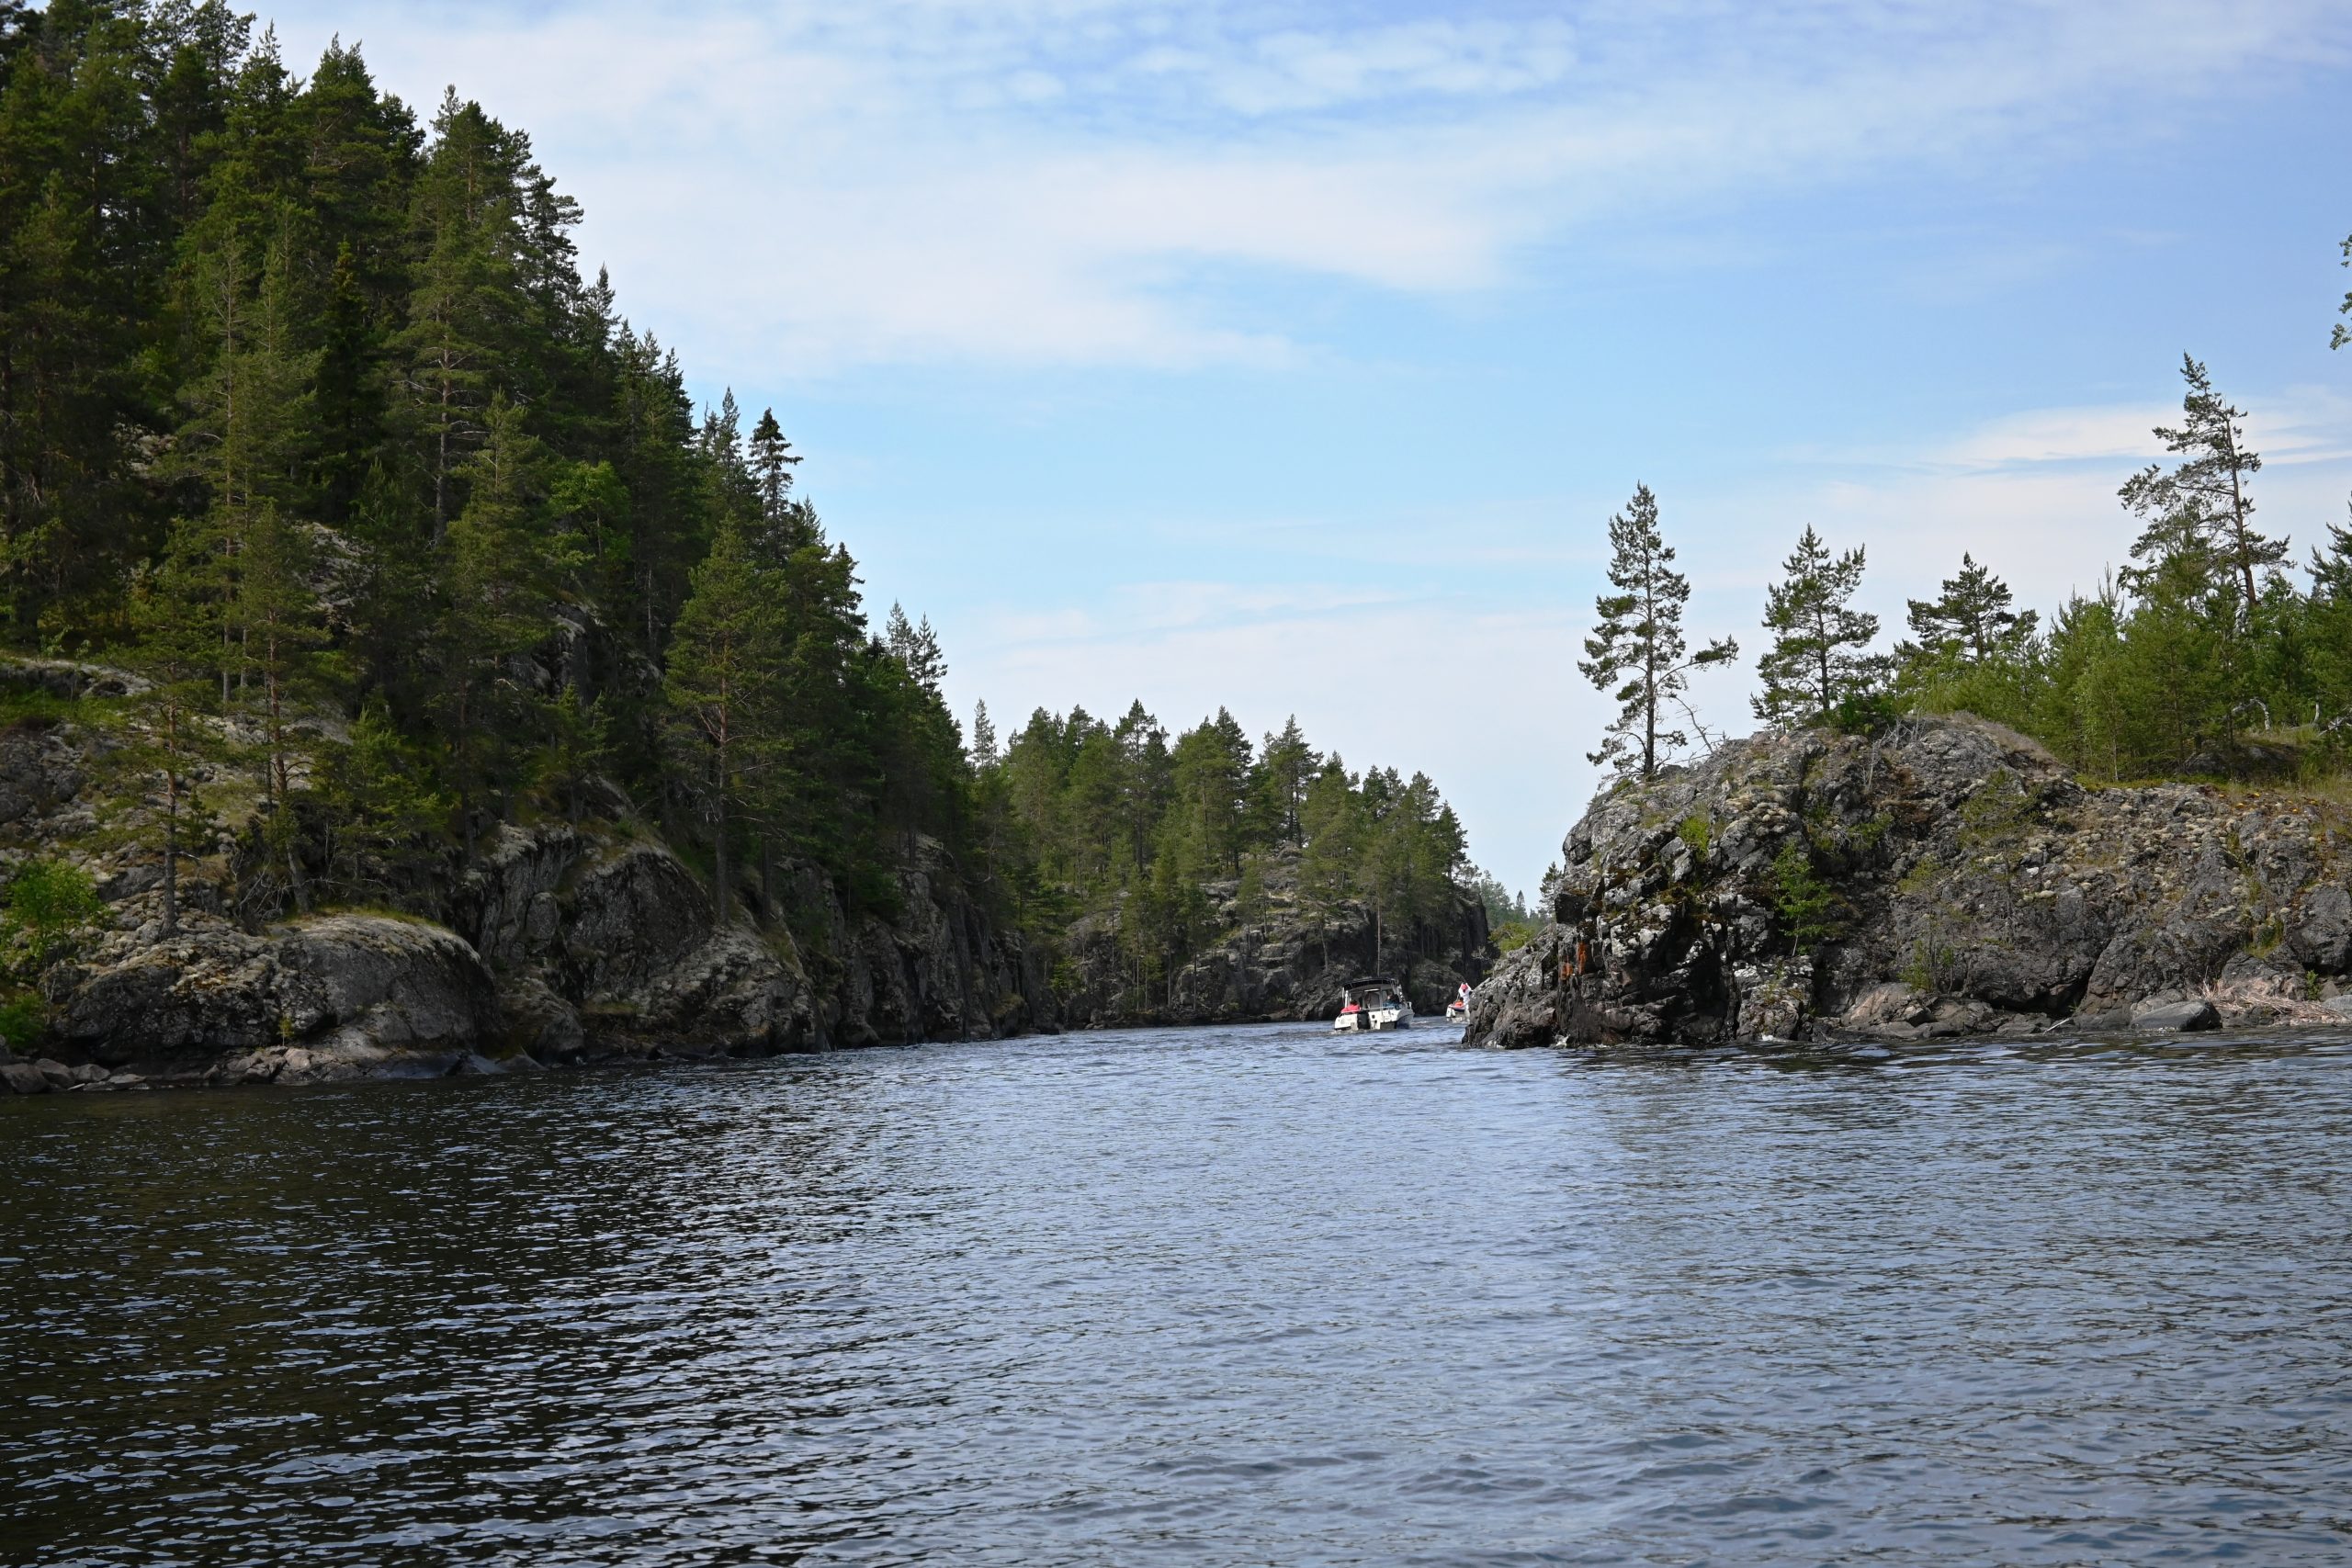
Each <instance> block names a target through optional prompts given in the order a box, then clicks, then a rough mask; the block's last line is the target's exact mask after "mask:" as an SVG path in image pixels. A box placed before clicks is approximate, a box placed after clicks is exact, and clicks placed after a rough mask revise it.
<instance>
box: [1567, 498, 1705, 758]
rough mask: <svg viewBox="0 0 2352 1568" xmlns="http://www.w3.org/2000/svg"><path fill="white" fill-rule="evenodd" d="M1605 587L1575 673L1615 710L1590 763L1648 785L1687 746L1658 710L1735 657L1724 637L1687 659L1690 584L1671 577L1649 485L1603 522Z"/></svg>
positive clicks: (1668, 551)
mask: <svg viewBox="0 0 2352 1568" xmlns="http://www.w3.org/2000/svg"><path fill="white" fill-rule="evenodd" d="M1609 543H1610V546H1611V558H1610V562H1609V581H1610V582H1611V585H1612V586H1614V587H1615V588H1616V589H1617V590H1618V592H1615V593H1604V594H1602V595H1601V596H1600V598H1598V599H1597V600H1595V601H1594V602H1593V608H1594V610H1595V611H1596V612H1597V613H1598V614H1599V615H1600V625H1599V626H1596V627H1594V628H1593V632H1592V635H1591V636H1590V637H1587V638H1585V644H1584V649H1585V655H1586V657H1585V658H1584V659H1583V660H1579V661H1578V663H1577V669H1578V670H1580V671H1583V672H1584V676H1585V679H1587V680H1589V681H1590V682H1592V683H1593V685H1594V686H1595V687H1597V688H1599V689H1600V691H1602V692H1604V693H1608V694H1610V695H1611V696H1612V697H1614V699H1615V700H1616V702H1617V705H1618V709H1617V717H1616V718H1615V720H1614V721H1612V722H1611V725H1610V727H1609V731H1610V732H1609V735H1608V738H1607V739H1604V740H1603V741H1602V742H1601V746H1600V750H1598V751H1595V752H1593V753H1592V754H1591V761H1593V762H1594V763H1595V764H1596V765H1602V764H1605V765H1608V766H1610V767H1612V768H1614V769H1616V770H1617V771H1619V772H1621V773H1634V774H1635V775H1637V776H1638V777H1641V778H1644V779H1651V778H1656V777H1657V770H1658V766H1659V763H1660V761H1662V760H1663V754H1664V753H1667V752H1669V751H1671V750H1674V749H1676V748H1679V747H1682V746H1688V745H1689V744H1690V743H1691V738H1690V737H1689V736H1688V735H1686V734H1684V733H1683V732H1682V731H1681V730H1679V729H1675V728H1666V727H1663V726H1662V724H1661V713H1662V710H1663V709H1665V708H1666V707H1667V706H1668V705H1671V704H1679V703H1680V702H1681V701H1682V693H1683V692H1684V690H1685V689H1686V688H1687V687H1688V685H1689V683H1690V677H1691V671H1693V670H1698V669H1704V668H1706V667H1708V666H1710V665H1715V664H1723V663H1727V662H1729V661H1730V660H1734V659H1736V658H1738V657H1739V645H1738V644H1737V643H1736V642H1734V641H1733V640H1732V639H1731V638H1729V637H1724V638H1721V639H1719V640H1717V641H1715V642H1712V643H1709V644H1708V645H1707V646H1706V647H1705V648H1703V649H1700V650H1699V652H1698V653H1696V654H1695V655H1691V656H1690V657H1688V658H1686V657H1685V655H1686V654H1688V653H1689V644H1688V643H1687V642H1686V641H1685V640H1684V638H1683V635H1682V607H1683V605H1684V604H1687V603H1688V602H1689V601H1690V598H1691V581H1690V579H1688V578H1686V577H1684V576H1683V575H1682V574H1681V573H1680V572H1679V571H1676V570H1674V550H1673V547H1671V546H1669V545H1668V544H1667V542H1666V540H1665V539H1664V537H1663V536H1661V535H1660V534H1659V533H1658V525H1657V497H1656V496H1654V495H1652V494H1651V493H1650V487H1649V486H1647V485H1641V486H1638V487H1636V488H1635V490H1634V499H1633V502H1632V504H1631V505H1629V506H1628V507H1627V508H1626V509H1625V510H1624V511H1623V512H1621V513H1617V514H1616V515H1615V516H1612V517H1611V518H1610V519H1609ZM1612 688H1614V689H1613V690H1612ZM1686 711H1687V707H1686Z"/></svg>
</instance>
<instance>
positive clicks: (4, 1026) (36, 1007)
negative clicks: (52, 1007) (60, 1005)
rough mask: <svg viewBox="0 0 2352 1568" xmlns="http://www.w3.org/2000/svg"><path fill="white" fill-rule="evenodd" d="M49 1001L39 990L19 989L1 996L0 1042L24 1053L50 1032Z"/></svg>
mask: <svg viewBox="0 0 2352 1568" xmlns="http://www.w3.org/2000/svg"><path fill="white" fill-rule="evenodd" d="M49 1016H50V1014H49V1001H48V998H45V997H43V996H42V995H41V994H40V992H39V991H36V990H31V989H19V990H12V991H8V992H6V993H5V994H0V1041H6V1043H8V1045H9V1047H10V1048H11V1049H12V1050H17V1051H24V1050H28V1049H29V1048H30V1047H32V1046H34V1045H38V1044H39V1043H40V1042H41V1040H42V1039H43V1037H45V1036H46V1035H47V1034H48V1033H49Z"/></svg>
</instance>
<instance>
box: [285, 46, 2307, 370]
mask: <svg viewBox="0 0 2352 1568" xmlns="http://www.w3.org/2000/svg"><path fill="white" fill-rule="evenodd" d="M308 9H309V6H308V5H307V4H306V3H305V4H296V5H293V6H286V7H281V9H280V13H279V14H280V15H281V17H286V18H287V20H288V30H289V33H290V34H291V35H292V41H293V42H294V43H296V44H297V45H298V46H299V45H301V44H302V43H303V42H304V41H305V40H304V39H303V37H302V34H303V32H304V30H305V26H306V24H305V22H304V19H303V17H304V12H305V11H306V10H308ZM1461 9H1462V8H1460V7H1448V8H1447V13H1446V14H1430V15H1425V16H1419V17H1416V16H1410V15H1408V16H1406V17H1401V18H1390V19H1385V20H1382V21H1379V22H1376V23H1371V24H1365V23H1362V22H1359V21H1356V20H1354V19H1353V17H1352V15H1351V13H1349V12H1348V11H1346V10H1345V9H1344V8H1337V7H1329V6H1309V5H1305V4H1281V5H1273V6H1256V5H1252V6H1243V5H1240V4H1238V3H1206V4H1198V5H1188V6H1176V5H1167V4H1160V3H1157V0H1010V3H989V4H980V3H977V0H972V3H966V0H866V3H865V4H862V5H858V6H814V5H809V6H783V7H777V8H768V7H758V6H748V5H718V6H703V7H695V8H687V9H676V10H673V9H663V10H660V11H655V10H651V9H649V8H645V7H640V6H634V5H629V6H623V5H619V4H616V3H609V0H608V3H603V4H592V5H586V6H570V7H565V8H561V9H558V10H546V9H542V8H539V7H536V6H531V7H526V6H520V5H481V6H467V7H458V6H417V5H414V4H413V3H412V4H404V5H401V6H398V7H392V6H389V5H386V4H383V3H382V0H379V3H378V4H376V5H374V6H368V5H367V4H361V5H358V6H356V8H355V7H354V6H351V5H348V4H345V5H339V6H336V7H335V8H334V16H333V17H328V16H327V14H326V11H325V8H324V7H323V6H322V7H321V8H320V10H319V15H318V17H317V19H316V20H315V21H312V22H310V23H308V24H307V28H308V30H309V31H311V32H316V33H321V34H322V33H323V31H324V29H325V28H327V27H328V26H339V27H341V28H343V30H344V31H345V34H346V36H350V35H352V34H357V35H358V36H360V37H361V38H362V39H365V40H366V41H367V43H368V46H369V52H370V55H371V58H372V59H373V60H374V61H375V62H376V63H377V64H378V66H379V70H380V71H381V72H382V73H383V74H384V75H385V76H386V77H387V78H388V79H389V80H390V82H391V83H392V84H393V85H396V86H398V87H400V88H401V90H403V91H405V92H407V93H409V94H412V95H413V96H420V97H429V96H433V95H435V94H436V93H437V91H438V88H439V87H440V85H442V84H443V83H444V82H448V81H454V82H456V83H458V85H460V87H461V89H462V90H463V91H465V92H467V93H469V94H470V95H473V96H479V97H481V98H482V99H483V100H484V102H485V103H487V104H488V105H489V106H490V107H492V109H493V111H494V112H498V113H500V114H503V115H505V116H507V117H509V118H512V119H514V120H515V121H516V122H517V123H520V124H523V125H526V126H528V127H530V128H531V129H532V130H534V131H535V132H537V134H538V135H539V136H540V138H541V140H542V142H543V143H544V144H548V145H549V146H550V147H551V149H552V150H553V151H554V153H555V155H554V157H553V158H552V162H553V163H554V164H555V166H556V167H557V168H558V169H559V171H560V172H563V173H565V174H566V175H567V176H569V177H571V179H572V182H573V183H574V184H576V185H578V186H581V187H582V188H583V194H584V195H585V196H586V197H588V199H589V203H590V209H591V212H592V223H591V228H590V230H589V232H588V249H589V250H590V252H591V253H592V254H593V255H594V257H595V258H598V259H606V260H610V261H612V262H613V263H615V264H616V267H617V268H618V270H619V271H620V272H621V274H622V276H623V281H624V283H625V284H626V285H627V286H628V288H629V289H630V295H631V297H632V298H637V299H644V298H649V297H650V298H658V299H662V300H664V301H665V302H666V303H665V307H664V308H665V311H669V312H673V313H683V314H684V315H685V316H686V319H687V320H688V321H689V322H690V323H691V326H690V331H691V333H692V336H693V337H694V338H695V340H697V341H696V343H695V344H691V345H690V346H697V347H699V346H700V344H702V343H703V342H710V343H717V344H728V345H731V346H732V348H733V350H734V352H735V353H736V355H738V356H739V357H740V358H741V359H743V360H747V361H748V360H754V359H756V360H776V361H781V362H782V363H784V364H785V365H786V366H787V367H792V368H796V369H798V370H802V371H808V370H815V369H822V368H826V367H840V366H843V365H848V364H854V363H862V362H870V361H876V360H883V361H888V360H900V361H914V360H934V359H948V360H954V359H965V360H976V361H985V362H1004V361H1012V362H1019V363H1060V364H1072V363H1074V364H1105V363H1109V364H1140V365H1153V366H1184V365H1198V364H1203V363H1210V362H1224V361H1244V362H1279V361H1281V360H1283V359H1284V358H1285V357H1289V356H1292V355H1296V354H1297V353H1299V352H1300V351H1301V350H1300V345H1298V344H1294V343H1291V342H1289V341H1286V338H1285V336H1284V334H1283V333H1282V332H1281V331H1277V330H1270V329H1268V328H1266V327H1264V326H1262V325H1261V324H1256V323H1253V322H1251V321H1248V320H1245V319H1240V318H1238V317H1237V316H1236V315H1235V314H1234V313H1233V312H1232V311H1231V310H1228V309H1227V305H1226V301H1225V291H1224V290H1223V288H1221V283H1222V281H1223V280H1224V279H1225V278H1226V277H1227V275H1228V274H1229V273H1230V271H1231V270H1232V269H1236V268H1238V269H1245V270H1249V269H1261V270H1267V271H1271V272H1273V273H1277V274H1281V275H1283V276H1299V277H1306V278H1311V279H1321V280H1325V281H1326V282H1329V283H1332V284H1338V285H1343V286H1347V287H1353V288H1370V289H1377V290H1386V291H1401V292H1408V293H1437V294H1442V293H1448V292H1459V291H1464V290H1471V289H1478V288H1487V287H1490V286H1493V285H1495V284H1497V283H1498V282H1501V281H1505V280H1508V279H1510V278H1511V277H1512V276H1514V265H1515V258H1516V256H1517V255H1518V254H1519V252H1520V250H1521V247H1523V246H1525V245H1526V244H1528V243H1531V242H1533V241H1536V240H1539V239H1548V238H1552V237H1555V236H1558V235H1560V234H1563V233H1568V232H1576V231H1580V230H1590V229H1591V228H1592V226H1594V225H1599V224H1602V223H1617V222H1623V221H1628V220H1639V219H1641V218H1643V217H1645V216H1655V215H1657V214H1660V213H1671V212H1674V211H1677V210H1680V209H1687V208H1688V207H1689V206H1690V205H1691V204H1692V203H1695V202H1700V201H1715V200H1720V199H1722V198H1724V197H1734V198H1736V199H1746V198H1749V197H1754V196H1756V195H1758V194H1759V193H1761V192H1765V191H1770V190H1776V189H1779V190H1785V189H1789V188H1792V187H1803V186H1818V185H1821V184H1823V183H1825V182H1835V181H1839V180H1844V179H1849V178H1852V177H1854V176H1856V175H1859V174H1861V173H1864V172H1866V171H1869V170H1871V169H1876V168H1883V167H1886V166H1889V165H1890V164H1899V163H1903V162H1918V161H1938V162H1941V163H1945V164H1950V165H1951V166H1952V167H1955V168H1958V167H1962V166H1967V167H1975V168H1983V167H1984V166H1985V163H1986V161H1987V160H1992V161H1993V162H1995V163H1998V162H2001V161H2007V160H2031V159H2040V158H2046V157H2051V156H2054V155H2057V154H2055V153H2054V152H2052V148H2053V147H2057V146H2061V145H2065V144H2068V143H2078V142H2079V140H2080V139H2081V137H2082V136H2084V135H2085V134H2086V130H2085V128H2086V127H2087V126H2090V125H2093V124H2097V125H2098V126H2099V127H2100V134H2102V135H2109V136H2113V135H2126V136H2130V135H2139V134H2143V133H2149V132H2154V131H2156V130H2160V129H2161V128H2163V127H2165V125H2166V124H2168V123H2171V122H2173V121H2174V120H2175V119H2176V118H2177V113H2178V111H2179V110H2180V109H2181V108H2182V107H2183V106H2184V105H2190V104H2194V103H2195V102H2196V101H2198V100H2199V99H2202V98H2204V97H2206V96H2211V95H2213V94H2216V93H2218V92H2220V91H2222V89H2224V88H2225V87H2226V86H2227V85H2229V84H2231V83H2232V82H2233V81H2236V80H2239V79H2241V78H2242V77H2243V75H2244V74H2245V73H2246V72H2247V71H2249V70H2251V69H2253V68H2256V67H2274V68H2275V67H2277V66H2278V65H2280V64H2281V63H2282V62H2293V63H2297V64H2304V65H2307V64H2309V63H2311V62H2314V61H2316V60H2319V59H2322V58H2335V57H2338V56H2340V54H2341V52H2342V51H2343V49H2344V47H2345V34H2346V28H2345V25H2344V17H2343V15H2342V11H2341V8H2340V7H2338V6H2330V5H2327V4H2324V3H2319V0H2260V3H2251V4H2249V3H2245V0H2239V3H2235V4H2230V3H2224V0H2158V3H2156V4H2154V5H2151V4H2148V3H2145V0H2129V3H2127V0H2075V3H2073V4H2068V5H2063V6H2059V5H2048V4H2040V3H2031V0H2019V3H2010V4H1998V5H1990V6H1974V7H1970V6H1940V5H1927V4H1913V3H1905V0H1826V3H1823V4H1814V5H1796V4H1767V5H1761V6H1742V7H1734V8H1726V7H1723V6H1718V5H1713V4H1706V3H1702V0H1691V3H1688V4H1653V5H1633V4H1619V3H1614V0H1604V3H1595V4H1589V5H1585V6H1575V7H1570V8H1568V9H1567V10H1566V12H1565V14H1562V15H1556V16H1542V17H1529V16H1527V15H1526V14H1525V12H1524V11H1523V9H1522V8H1521V7H1517V6H1500V5H1496V6H1489V7H1487V9H1486V10H1485V11H1484V12H1479V11H1476V10H1473V11H1471V12H1469V13H1468V14H1466V15H1464V14H1457V13H1459V12H1460V11H1461ZM309 41H311V42H316V41H321V40H320V39H311V40H309ZM575 171H578V172H577V173H575ZM689 173H690V174H691V175H692V176H693V177H691V178H686V177H682V176H684V175H688V174H689ZM714 191H722V192H725V193H727V195H726V197H724V198H718V199H715V198H714V194H713V193H714ZM681 301H687V302H693V303H691V304H687V305H685V306H684V307H682V306H681V305H680V304H679V303H678V302H681Z"/></svg>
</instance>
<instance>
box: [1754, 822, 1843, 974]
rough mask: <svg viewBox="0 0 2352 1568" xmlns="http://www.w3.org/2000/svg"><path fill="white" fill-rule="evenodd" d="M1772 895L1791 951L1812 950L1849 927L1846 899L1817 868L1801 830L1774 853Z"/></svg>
mask: <svg viewBox="0 0 2352 1568" xmlns="http://www.w3.org/2000/svg"><path fill="white" fill-rule="evenodd" d="M1771 897H1772V908H1773V911H1774V912H1775V913H1776V914H1778V915H1779V916H1780V917H1781V929H1782V930H1783V931H1787V932H1788V933H1789V951H1790V952H1791V953H1810V952H1812V951H1813V950H1814V949H1815V947H1817V946H1819V945H1820V944H1821V943H1822V942H1827V941H1830V940H1833V939H1835V938H1836V937H1838V935H1840V934H1841V933H1843V931H1845V929H1846V928H1845V921H1844V919H1843V913H1844V908H1845V904H1844V901H1843V900H1842V899H1840V898H1839V897H1838V893H1837V890H1836V889H1835V888H1834V887H1832V886H1830V885H1829V884H1828V882H1827V881H1826V880H1825V879H1824V878H1823V877H1822V875H1821V874H1820V873H1819V872H1818V871H1817V870H1815V866H1814V863H1813V850H1812V848H1811V846H1810V845H1809V844H1807V843H1806V842H1805V840H1804V836H1803V835H1802V834H1800V835H1797V836H1795V837H1792V838H1791V839H1790V840H1789V841H1788V842H1787V843H1785V844H1783V845H1781V852H1780V853H1779V854H1778V855H1776V856H1775V857H1773V861H1772V883H1771Z"/></svg>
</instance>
